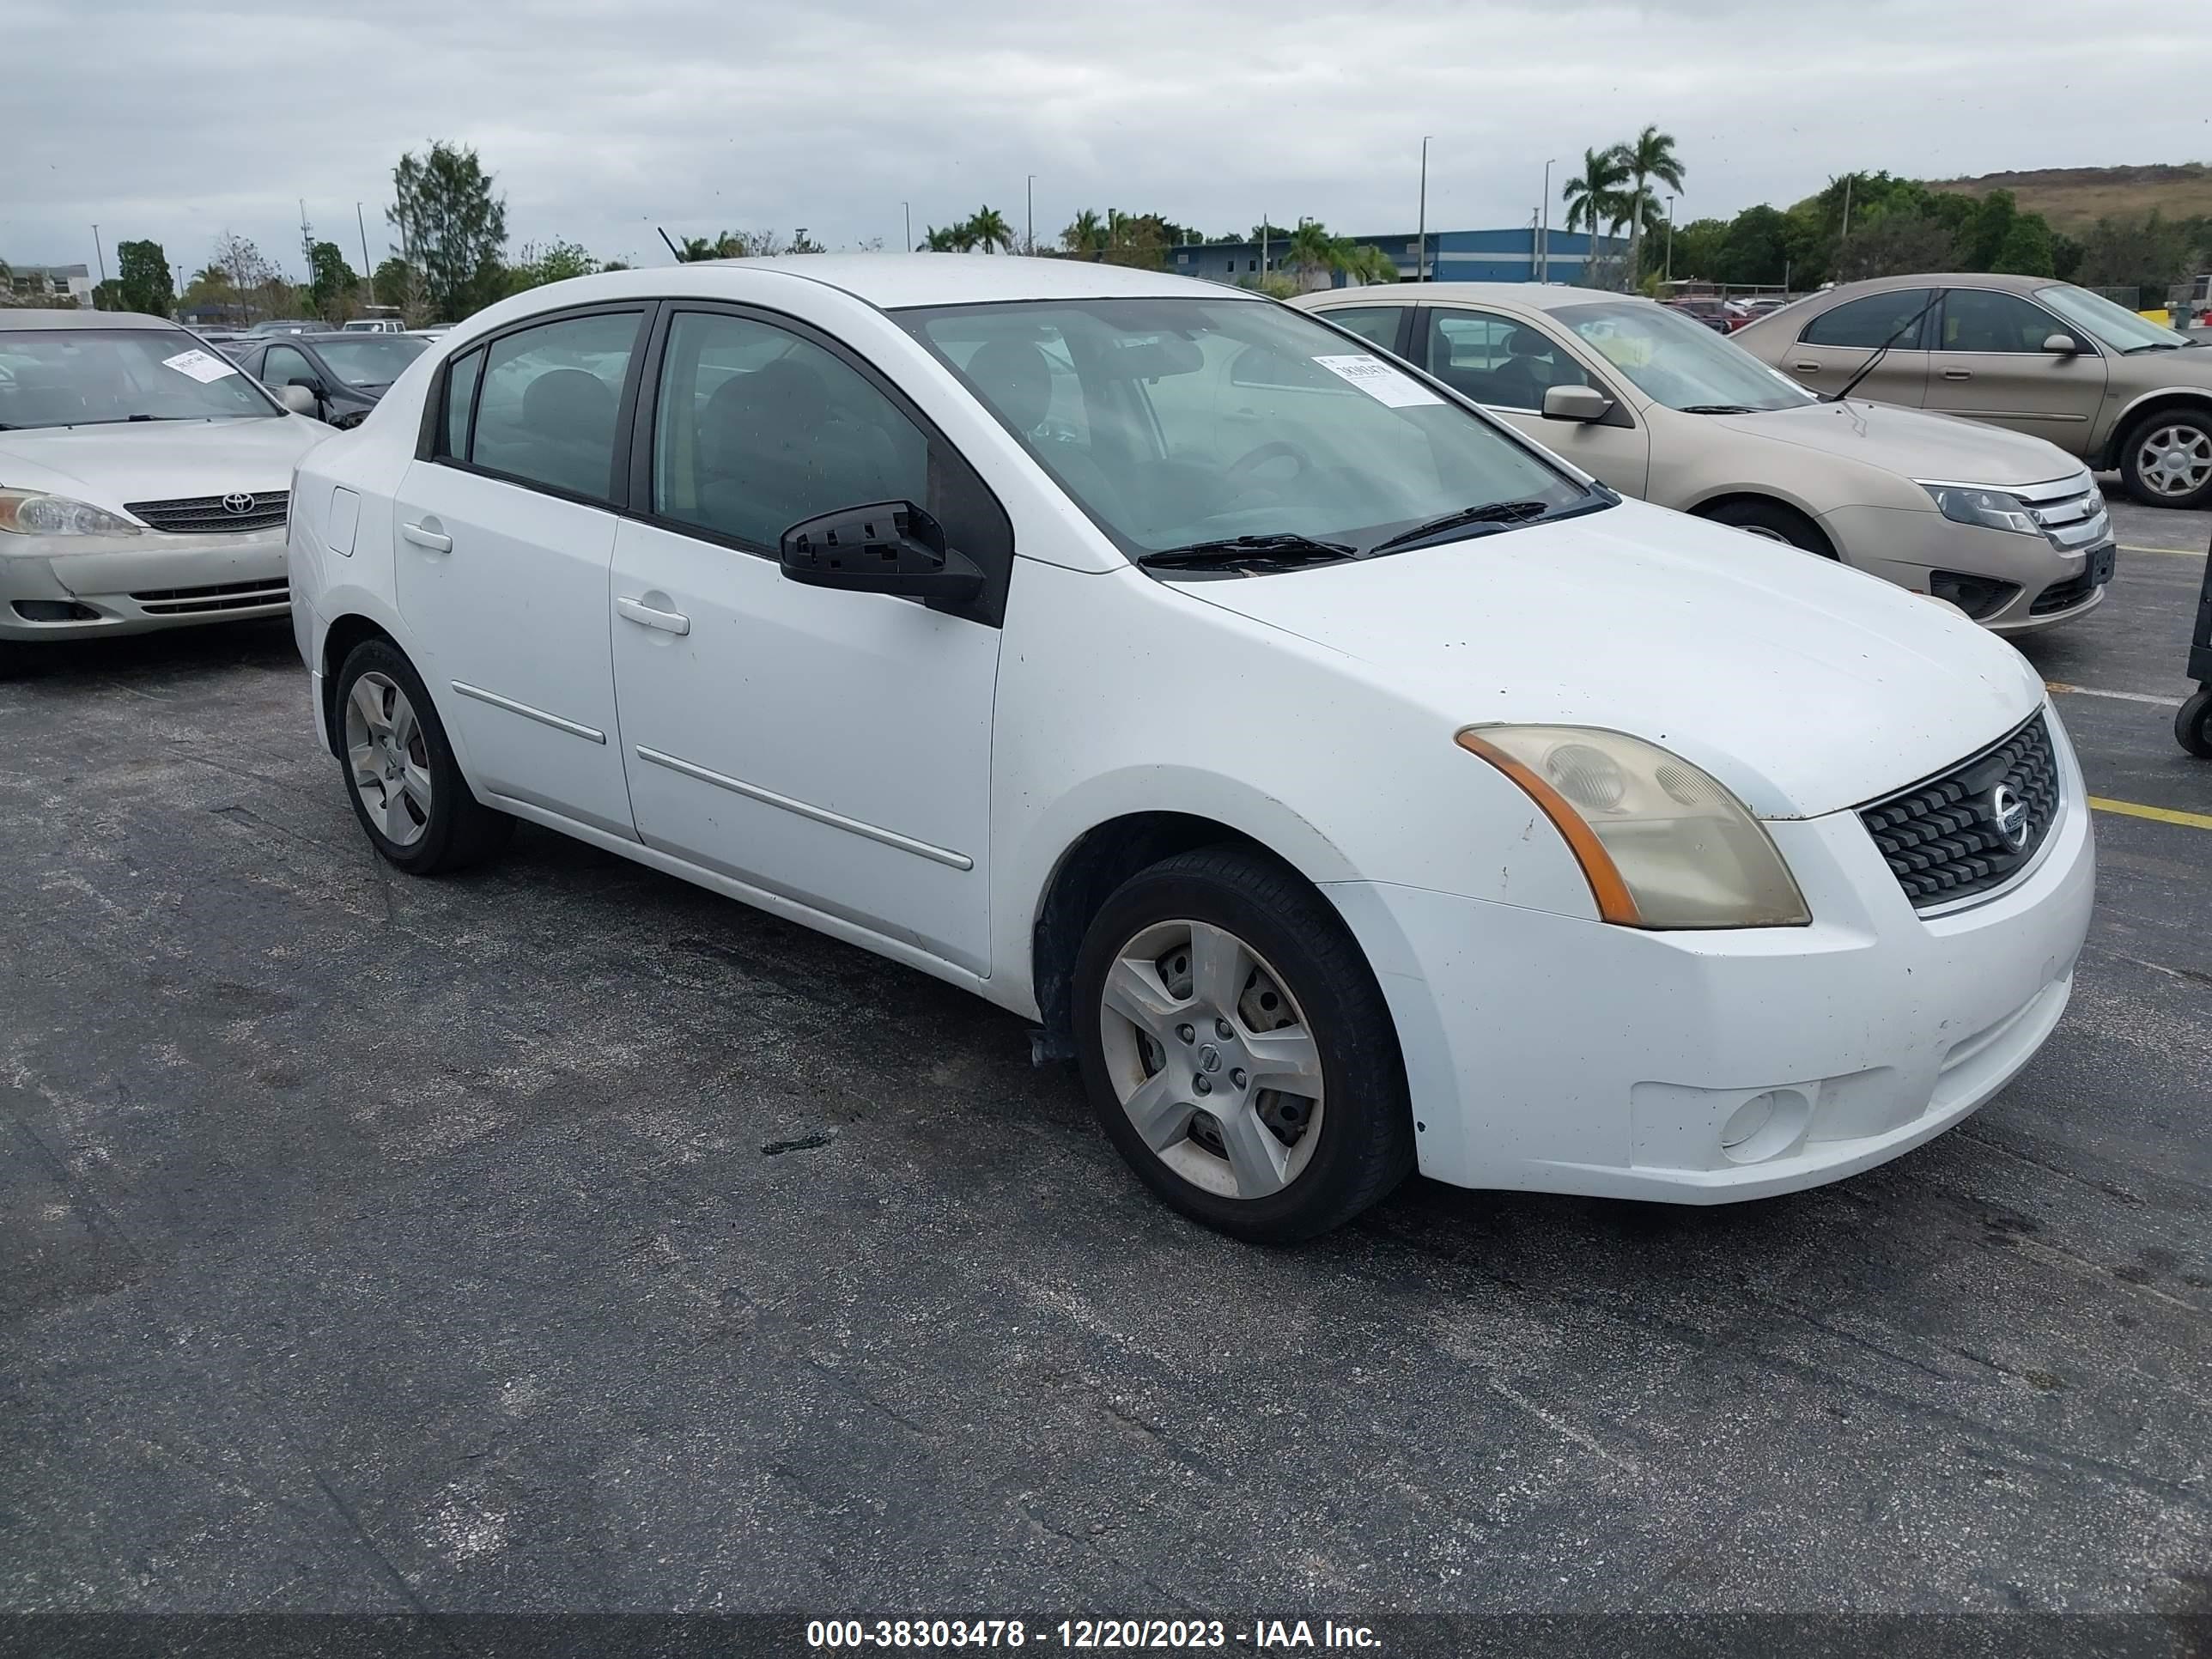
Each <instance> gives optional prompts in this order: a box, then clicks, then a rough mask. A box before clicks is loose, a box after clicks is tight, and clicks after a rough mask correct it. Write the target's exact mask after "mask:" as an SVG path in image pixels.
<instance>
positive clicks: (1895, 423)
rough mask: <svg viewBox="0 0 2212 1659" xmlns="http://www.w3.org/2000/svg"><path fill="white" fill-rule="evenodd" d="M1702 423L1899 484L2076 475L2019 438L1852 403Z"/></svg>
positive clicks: (2036, 443)
mask: <svg viewBox="0 0 2212 1659" xmlns="http://www.w3.org/2000/svg"><path fill="white" fill-rule="evenodd" d="M1705 418H1706V419H1708V420H1710V421H1711V422H1714V423H1715V424H1716V425H1719V426H1724V427H1726V428H1729V430H1731V431H1733V432H1740V433H1742V434H1744V435H1746V436H1747V437H1752V438H1759V439H1764V440H1765V441H1769V442H1772V443H1783V444H1791V445H1794V446H1796V447H1797V448H1800V449H1810V450H1814V451H1817V452H1818V453H1821V454H1823V455H1833V456H1837V457H1838V458H1839V459H1844V460H1851V461H1863V462H1864V463H1865V464H1866V465H1869V466H1875V467H1880V468H1881V469H1882V470H1883V471H1887V472H1893V473H1896V474H1898V475H1899V477H1905V478H1925V479H1929V480H1939V481H1941V482H1942V483H1973V484H1990V485H1992V486H1996V487H1998V488H2002V487H2004V486H2006V485H2019V484H2033V483H2050V482H2051V480H2052V479H2054V478H2064V477H2070V476H2072V475H2073V474H2075V473H2077V472H2079V471H2081V461H2080V460H2079V459H2077V458H2076V457H2075V456H2072V455H2069V454H2068V453H2066V452H2065V451H2064V450H2063V449H2061V448H2059V447H2057V445H2056V444H2052V443H2048V442H2045V441H2044V440H2043V439H2041V438H2032V437H2030V436H2028V435H2027V434H2026V433H2024V432H2008V431H2007V430H2005V428H2002V427H1998V426H1985V425H1984V424H1983V423H1982V422H1979V421H1961V420H1954V418H1952V417H1951V416H1948V415H1929V414H1927V413H1924V412H1923V411H1922V410H1917V409H1898V408H1894V407H1893V406H1892V405H1890V404H1869V403H1862V402H1860V401H1859V400H1858V399H1857V398H1852V399H1851V400H1850V402H1848V403H1841V404H1801V405H1798V406H1796V407H1795V408H1790V409H1776V410H1767V411H1765V412H1764V413H1761V414H1758V415H1711V416H1705Z"/></svg>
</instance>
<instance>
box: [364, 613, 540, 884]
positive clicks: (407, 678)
mask: <svg viewBox="0 0 2212 1659" xmlns="http://www.w3.org/2000/svg"><path fill="white" fill-rule="evenodd" d="M336 709H337V728H338V730H337V738H338V757H339V762H340V763H341V764H342V765H343V767H344V768H345V776H346V785H347V792H348V793H349V795H350V796H351V798H352V800H353V811H354V816H355V817H357V818H359V819H360V820H361V827H362V829H365V830H367V831H368V839H369V842H370V844H371V845H372V846H374V848H376V850H377V851H378V852H379V853H380V854H383V855H384V857H385V858H386V860H389V861H390V862H392V863H393V864H396V865H398V866H399V867H400V868H401V869H403V870H404V871H406V872H408V873H409V874H410V875H417V876H434V875H439V874H441V873H443V872H446V871H448V870H459V869H460V868H462V867H463V866H466V865H470V864H473V863H475V862H476V861H477V860H479V859H482V858H484V857H486V856H488V855H489V854H492V853H494V852H496V851H497V850H498V849H499V848H500V847H501V844H502V843H504V842H506V840H507V836H509V835H510V834H511V833H513V829H514V820H513V818H511V817H508V816H507V814H506V813H504V812H498V811H493V810H492V809H491V808H490V807H489V806H486V805H483V803H482V802H481V801H479V800H477V798H476V796H475V795H474V794H473V793H471V791H470V788H469V785H468V780H467V779H465V778H464V777H463V776H462V775H461V769H460V764H459V762H457V761H456V760H455V759H454V758H453V744H451V743H450V742H449V741H448V740H447V737H446V728H445V726H444V725H443V724H442V723H441V721H440V720H439V719H438V711H437V708H435V706H434V705H433V704H432V702H430V694H429V692H428V690H425V689H424V688H423V684H422V676H421V675H419V674H417V673H416V671H415V665H413V664H412V663H410V662H409V661H408V660H407V659H406V657H405V656H404V655H403V654H402V653H401V652H400V650H399V648H398V647H397V646H395V645H393V644H392V643H391V642H390V641H386V640H364V641H362V642H361V643H360V644H359V645H357V646H356V647H354V648H353V650H352V652H351V653H349V655H348V656H347V658H346V659H345V662H344V665H343V666H341V667H340V668H339V670H338V683H337V703H336Z"/></svg>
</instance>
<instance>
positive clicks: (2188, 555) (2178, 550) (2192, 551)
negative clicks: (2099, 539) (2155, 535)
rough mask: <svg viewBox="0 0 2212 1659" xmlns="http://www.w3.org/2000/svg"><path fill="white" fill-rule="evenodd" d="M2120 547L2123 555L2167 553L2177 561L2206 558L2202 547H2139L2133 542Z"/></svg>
mask: <svg viewBox="0 0 2212 1659" xmlns="http://www.w3.org/2000/svg"><path fill="white" fill-rule="evenodd" d="M2118 546H2119V550H2120V551H2121V552H2123V553H2166V554H2170V555H2172V556H2173V557H2175V558H2177V559H2201V558H2203V556H2204V550H2203V548H2201V547H2137V546H2136V544H2134V543H2132V542H2121V543H2119V544H2118Z"/></svg>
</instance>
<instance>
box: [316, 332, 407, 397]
mask: <svg viewBox="0 0 2212 1659" xmlns="http://www.w3.org/2000/svg"><path fill="white" fill-rule="evenodd" d="M315 349H316V350H317V351H319V352H320V353H321V354H322V358H323V361H324V362H326V363H328V364H329V365H330V366H331V373H332V374H335V375H337V377H338V379H340V380H343V381H344V382H345V383H346V384H347V385H348V386H390V385H391V384H392V382H393V381H394V380H398V378H399V371H400V370H402V369H404V368H406V367H407V365H408V364H410V363H411V362H414V361H415V360H416V358H417V357H419V356H422V354H423V353H424V352H426V351H428V349H430V343H429V342H428V341H427V340H410V339H409V338H408V337H406V336H405V335H404V334H362V335H359V336H357V337H355V338H353V339H350V340H320V341H318V342H317V343H316V344H315Z"/></svg>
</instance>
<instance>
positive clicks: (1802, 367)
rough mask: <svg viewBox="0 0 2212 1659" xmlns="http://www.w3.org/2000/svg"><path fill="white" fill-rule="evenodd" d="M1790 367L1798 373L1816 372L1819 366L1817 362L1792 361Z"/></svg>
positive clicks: (1818, 370) (1818, 371) (1817, 372)
mask: <svg viewBox="0 0 2212 1659" xmlns="http://www.w3.org/2000/svg"><path fill="white" fill-rule="evenodd" d="M1790 368H1794V369H1796V371H1797V372H1798V373H1799V374H1819V373H1820V364H1818V363H1792V364H1790Z"/></svg>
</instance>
